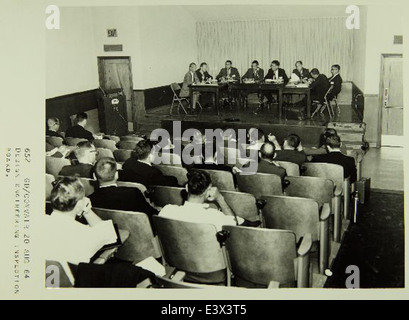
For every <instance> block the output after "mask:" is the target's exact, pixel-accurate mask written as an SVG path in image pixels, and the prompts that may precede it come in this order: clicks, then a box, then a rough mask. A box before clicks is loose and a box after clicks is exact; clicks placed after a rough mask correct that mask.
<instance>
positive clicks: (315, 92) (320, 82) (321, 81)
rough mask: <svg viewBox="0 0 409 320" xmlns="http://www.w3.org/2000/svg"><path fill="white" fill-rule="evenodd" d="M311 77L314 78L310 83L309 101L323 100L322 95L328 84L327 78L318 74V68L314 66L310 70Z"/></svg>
mask: <svg viewBox="0 0 409 320" xmlns="http://www.w3.org/2000/svg"><path fill="white" fill-rule="evenodd" d="M311 77H312V79H313V80H314V81H313V82H312V83H311V101H319V102H320V103H323V102H324V97H325V95H326V94H327V92H328V89H329V87H330V84H329V82H328V78H327V77H326V76H325V75H323V74H320V72H319V70H318V69H316V68H314V69H312V70H311Z"/></svg>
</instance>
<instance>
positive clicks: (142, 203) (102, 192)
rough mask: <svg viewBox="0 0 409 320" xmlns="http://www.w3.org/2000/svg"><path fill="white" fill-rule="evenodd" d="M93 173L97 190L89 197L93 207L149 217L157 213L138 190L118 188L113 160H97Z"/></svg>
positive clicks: (115, 166) (116, 170) (116, 172)
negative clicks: (132, 212) (97, 185)
mask: <svg viewBox="0 0 409 320" xmlns="http://www.w3.org/2000/svg"><path fill="white" fill-rule="evenodd" d="M94 171H95V178H96V179H97V180H98V184H99V188H98V189H97V190H95V192H94V194H92V195H91V196H90V197H89V198H90V199H91V202H92V206H93V207H95V208H101V209H112V210H123V211H134V212H142V213H146V214H147V215H148V216H149V217H152V216H153V215H157V214H158V213H159V212H158V211H157V210H156V209H154V208H153V207H152V206H151V205H150V204H149V203H148V202H147V201H146V199H145V197H144V196H143V194H142V193H141V191H140V190H139V189H137V188H126V187H118V185H117V181H118V178H119V176H118V166H117V163H116V162H115V160H114V159H111V158H102V159H100V160H98V162H97V163H96V165H95V169H94Z"/></svg>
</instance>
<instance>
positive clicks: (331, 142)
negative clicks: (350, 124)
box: [326, 136, 341, 149]
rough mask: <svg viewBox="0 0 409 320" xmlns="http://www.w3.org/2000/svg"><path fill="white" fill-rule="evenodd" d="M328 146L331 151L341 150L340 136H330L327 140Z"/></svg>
mask: <svg viewBox="0 0 409 320" xmlns="http://www.w3.org/2000/svg"><path fill="white" fill-rule="evenodd" d="M326 144H327V146H328V147H330V148H331V149H339V148H341V138H340V137H339V136H330V137H328V138H327V141H326Z"/></svg>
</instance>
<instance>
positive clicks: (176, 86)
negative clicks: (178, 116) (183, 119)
mask: <svg viewBox="0 0 409 320" xmlns="http://www.w3.org/2000/svg"><path fill="white" fill-rule="evenodd" d="M170 88H171V89H172V92H173V100H172V105H171V106H170V114H171V115H172V112H173V107H174V105H175V104H177V107H178V112H180V109H181V108H182V110H183V111H184V112H185V114H188V112H187V111H186V109H185V107H184V106H183V102H187V104H188V105H190V101H189V99H187V98H181V97H180V96H179V95H178V94H177V92H178V91H179V92H180V90H181V89H182V88H181V87H180V85H179V84H177V83H172V84H171V85H170Z"/></svg>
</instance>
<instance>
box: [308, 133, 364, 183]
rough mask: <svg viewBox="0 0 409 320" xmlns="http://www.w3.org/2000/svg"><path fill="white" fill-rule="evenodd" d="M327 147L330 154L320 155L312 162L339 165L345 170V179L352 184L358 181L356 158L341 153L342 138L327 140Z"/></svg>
mask: <svg viewBox="0 0 409 320" xmlns="http://www.w3.org/2000/svg"><path fill="white" fill-rule="evenodd" d="M326 146H327V149H328V154H325V155H319V156H316V157H314V158H313V160H312V162H323V163H332V164H338V165H340V166H342V167H343V168H344V178H348V177H349V178H350V179H351V183H355V182H356V180H357V169H356V164H355V160H354V158H351V157H348V156H345V155H343V154H342V152H341V138H340V137H339V136H335V135H334V136H330V137H329V138H327V141H326Z"/></svg>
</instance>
